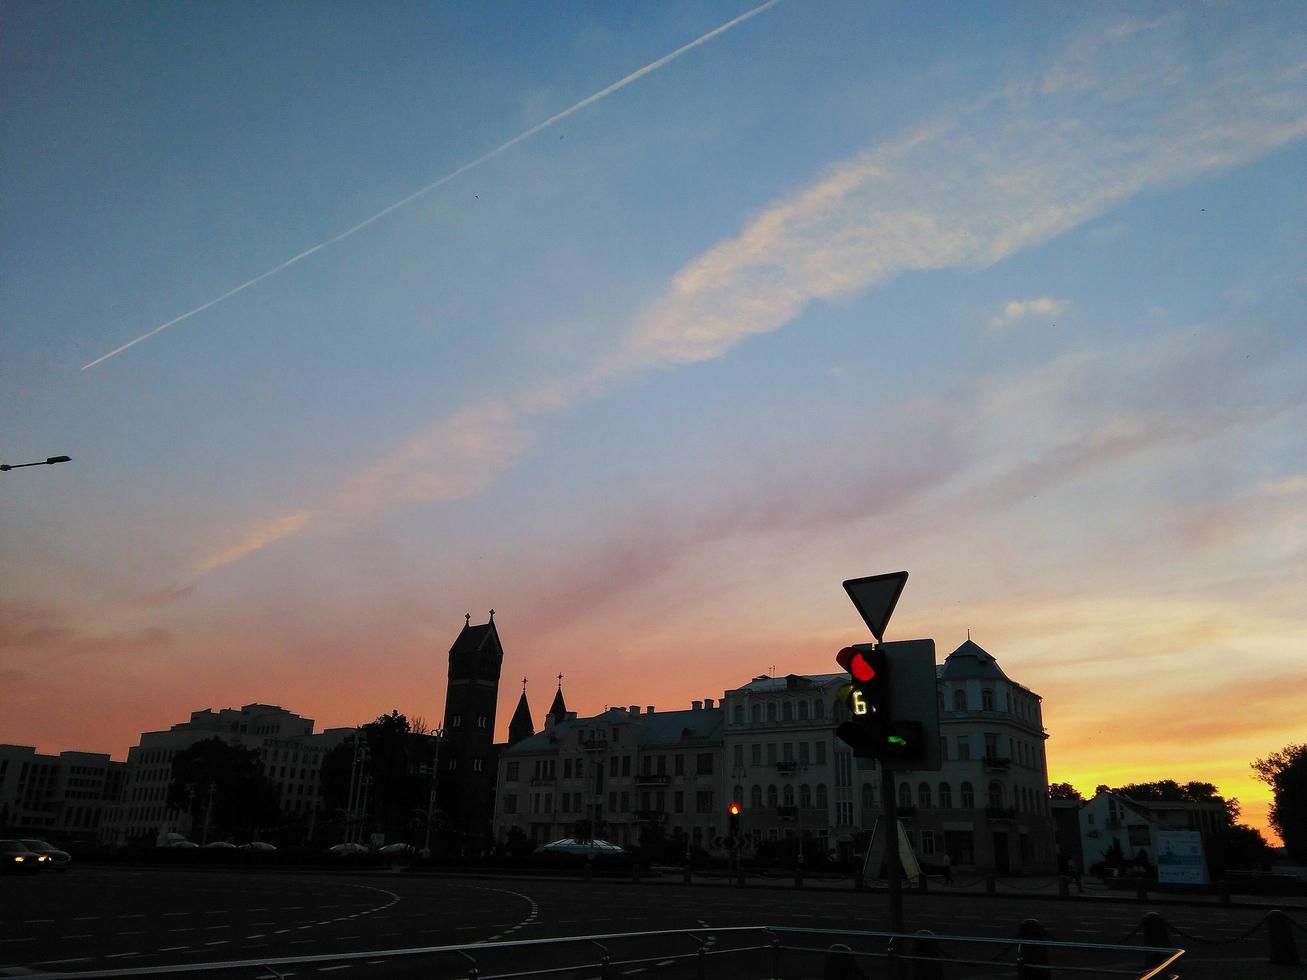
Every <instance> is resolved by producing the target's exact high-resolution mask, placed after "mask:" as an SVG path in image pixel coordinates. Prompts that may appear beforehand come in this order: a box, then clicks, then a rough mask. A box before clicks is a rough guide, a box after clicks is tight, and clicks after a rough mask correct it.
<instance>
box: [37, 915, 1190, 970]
mask: <svg viewBox="0 0 1307 980" xmlns="http://www.w3.org/2000/svg"><path fill="white" fill-rule="evenodd" d="M1042 935H1043V930H1042V928H1041V927H1040V925H1039V923H1038V922H1035V920H1033V919H1028V920H1026V922H1025V923H1023V924H1022V927H1021V932H1020V934H1019V935H1018V936H1017V937H1015V938H1012V939H1001V938H983V937H977V936H948V935H934V934H932V933H929V932H918V933H914V934H906V933H892V932H870V931H857V930H852V929H798V928H792V927H787V926H727V927H721V928H712V927H708V928H698V929H661V930H657V931H650V932H620V933H602V934H595V935H587V936H569V937H565V938H556V939H517V940H509V941H504V942H493V943H470V944H463V945H453V946H424V947H411V948H404V949H387V950H370V951H366V952H356V953H328V954H320V955H309V956H284V957H271V958H270V957H264V958H261V959H246V960H231V961H226V962H216V963H214V962H211V963H191V964H185V965H174V966H160V967H141V966H137V967H134V968H132V969H125V970H97V971H77V972H75V973H42V974H41V978H42V980H72V978H81V980H90V978H110V977H113V978H118V977H149V976H165V975H166V976H182V975H186V974H210V975H213V974H219V975H220V974H223V973H233V974H239V975H243V976H249V975H250V974H251V973H252V972H253V971H260V972H259V973H258V974H257V976H258V977H259V978H260V980H276V978H278V977H281V976H282V972H281V971H282V970H283V969H284V968H288V967H323V966H329V965H335V966H337V967H339V966H343V965H347V964H348V965H367V966H373V967H377V968H378V974H379V975H385V968H386V967H387V965H390V966H397V965H398V962H399V961H401V960H413V959H415V958H418V957H430V958H443V959H444V960H445V968H444V969H441V970H436V969H430V970H429V971H428V974H427V975H429V976H433V977H437V976H439V977H446V976H448V977H455V976H466V977H468V978H469V980H508V978H511V977H525V976H551V975H554V974H572V975H575V976H583V977H598V978H600V980H608V978H615V977H617V976H619V975H620V973H621V972H622V968H629V967H646V968H647V967H649V966H650V965H653V966H656V967H666V966H673V965H676V964H678V963H680V964H685V963H686V962H687V961H692V962H693V964H694V969H695V976H696V977H700V978H706V977H707V976H708V975H709V973H711V974H712V975H713V976H720V977H730V976H736V975H738V976H747V977H759V976H768V977H771V978H773V980H781V978H784V977H786V976H787V975H788V976H812V975H814V968H816V969H817V970H820V971H821V972H824V973H825V975H826V976H834V977H842V976H848V977H853V976H857V975H858V972H857V969H856V967H857V964H858V962H859V961H860V960H866V961H879V963H877V964H876V965H875V975H877V976H886V977H894V976H899V975H906V973H907V972H908V971H909V970H911V971H914V972H915V975H916V976H922V975H923V971H924V972H927V973H930V974H933V975H935V976H939V975H940V971H941V970H942V968H943V967H944V965H945V964H948V965H950V967H951V968H952V969H953V970H954V971H956V969H957V968H958V967H965V968H967V969H968V971H969V972H970V973H974V972H975V971H976V970H981V971H983V973H984V975H986V976H988V975H993V976H996V977H1001V976H1012V975H1015V976H1016V977H1017V978H1019V980H1031V978H1036V980H1037V978H1040V977H1044V976H1048V975H1050V971H1051V970H1053V969H1054V968H1057V969H1064V970H1069V971H1073V972H1076V973H1085V974H1090V975H1098V976H1103V977H1133V978H1136V980H1163V978H1165V980H1176V977H1175V975H1174V974H1172V973H1171V972H1170V971H1171V968H1172V967H1173V966H1174V965H1175V964H1176V963H1177V962H1178V961H1179V960H1180V958H1181V957H1182V956H1183V955H1184V952H1185V951H1184V950H1183V949H1176V948H1173V947H1165V946H1128V945H1120V944H1116V945H1106V944H1093V943H1068V942H1057V941H1054V940H1050V939H1046V938H1041V936H1042ZM678 940H684V942H682V943H681V945H680V946H679V947H678V946H677V945H675V944H676V942H677V941H678ZM723 940H725V941H726V943H729V944H731V945H724V944H723ZM734 943H739V944H738V945H735V944H734ZM641 947H648V948H641ZM1130 960H1134V961H1135V963H1136V964H1137V965H1136V966H1134V967H1131V966H1129V965H1128V963H1129V961H1130ZM528 963H529V964H530V966H529V968H528V969H523V968H522V967H523V966H524V965H525V964H528ZM433 966H434V964H433ZM900 971H901V972H900Z"/></svg>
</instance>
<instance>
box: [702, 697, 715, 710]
mask: <svg viewBox="0 0 1307 980" xmlns="http://www.w3.org/2000/svg"><path fill="white" fill-rule="evenodd" d="M703 706H704V707H705V708H711V707H712V706H713V703H712V698H704V699H703Z"/></svg>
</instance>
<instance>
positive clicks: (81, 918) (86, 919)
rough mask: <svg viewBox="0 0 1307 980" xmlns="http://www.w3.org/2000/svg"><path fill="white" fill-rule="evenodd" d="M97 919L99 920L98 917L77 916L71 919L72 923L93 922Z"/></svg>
mask: <svg viewBox="0 0 1307 980" xmlns="http://www.w3.org/2000/svg"><path fill="white" fill-rule="evenodd" d="M98 918H99V916H98V915H78V916H74V917H73V921H74V922H91V921H92V920H94V919H98Z"/></svg>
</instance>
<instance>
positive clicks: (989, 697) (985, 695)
mask: <svg viewBox="0 0 1307 980" xmlns="http://www.w3.org/2000/svg"><path fill="white" fill-rule="evenodd" d="M980 710H981V711H993V710H994V692H993V691H992V690H990V689H989V688H985V689H984V690H982V691H981V692H980Z"/></svg>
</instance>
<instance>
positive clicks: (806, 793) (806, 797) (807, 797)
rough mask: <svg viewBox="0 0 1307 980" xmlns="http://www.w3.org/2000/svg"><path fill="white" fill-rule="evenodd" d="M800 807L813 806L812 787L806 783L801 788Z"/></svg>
mask: <svg viewBox="0 0 1307 980" xmlns="http://www.w3.org/2000/svg"><path fill="white" fill-rule="evenodd" d="M799 806H801V807H810V806H812V787H811V786H809V785H808V784H807V783H804V784H803V785H802V786H800V787H799Z"/></svg>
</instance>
